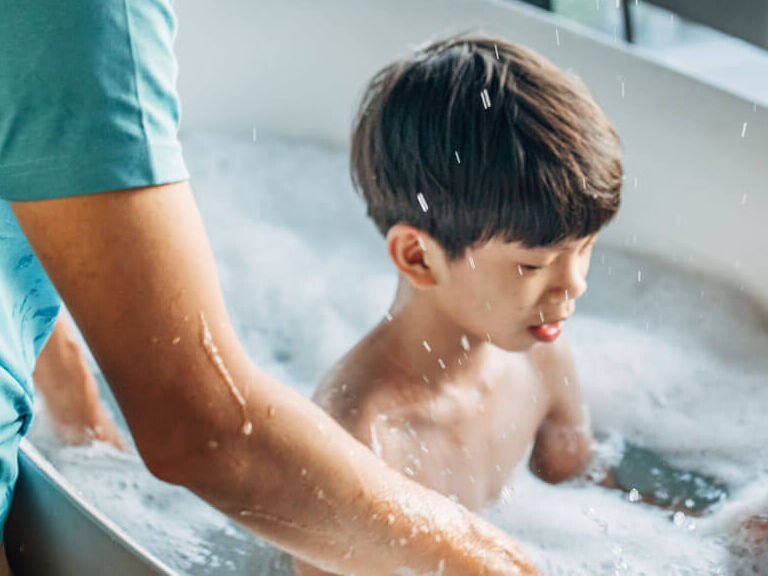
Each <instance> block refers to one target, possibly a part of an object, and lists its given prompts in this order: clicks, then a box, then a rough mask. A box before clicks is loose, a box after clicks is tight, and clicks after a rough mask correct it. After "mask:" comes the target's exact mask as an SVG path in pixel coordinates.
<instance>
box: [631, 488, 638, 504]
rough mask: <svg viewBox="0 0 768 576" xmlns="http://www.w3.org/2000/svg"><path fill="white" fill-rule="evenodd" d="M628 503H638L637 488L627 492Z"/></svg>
mask: <svg viewBox="0 0 768 576" xmlns="http://www.w3.org/2000/svg"><path fill="white" fill-rule="evenodd" d="M629 501H630V502H639V501H640V492H638V490H637V488H632V490H630V491H629Z"/></svg>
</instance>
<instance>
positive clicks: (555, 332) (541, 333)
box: [528, 322, 563, 342]
mask: <svg viewBox="0 0 768 576" xmlns="http://www.w3.org/2000/svg"><path fill="white" fill-rule="evenodd" d="M562 330H563V323H562V322H553V323H551V324H542V325H540V326H531V327H530V328H528V331H529V332H530V333H531V335H532V336H533V337H534V338H536V340H538V341H539V342H554V341H555V339H556V338H557V337H558V336H560V332H562Z"/></svg>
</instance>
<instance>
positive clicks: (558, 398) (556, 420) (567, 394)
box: [530, 338, 592, 483]
mask: <svg viewBox="0 0 768 576" xmlns="http://www.w3.org/2000/svg"><path fill="white" fill-rule="evenodd" d="M532 360H533V363H534V366H535V367H537V368H538V369H539V370H540V371H541V372H542V373H543V378H544V379H545V386H546V387H547V389H548V391H549V394H550V407H549V411H548V413H547V416H546V418H545V420H544V422H543V423H542V425H541V427H540V428H539V431H538V433H537V435H536V442H535V444H534V448H533V452H532V454H531V461H530V466H531V469H532V470H533V472H534V473H535V474H536V475H537V476H538V477H539V478H541V479H542V480H545V481H546V482H551V483H557V482H562V481H563V480H566V479H568V478H570V477H573V476H575V475H577V474H578V473H579V472H581V471H582V470H583V469H584V467H585V466H586V465H587V463H588V462H589V460H590V458H591V455H592V448H591V447H592V430H591V427H590V422H589V416H588V412H587V409H586V406H585V405H584V403H583V398H582V396H581V387H580V386H579V381H578V377H577V374H576V368H575V366H574V363H573V358H572V356H571V352H570V348H569V346H568V343H567V342H566V341H565V340H564V339H562V338H561V339H560V340H559V341H556V342H554V343H552V344H550V345H548V346H540V347H538V349H536V351H535V352H534V353H533V356H532Z"/></svg>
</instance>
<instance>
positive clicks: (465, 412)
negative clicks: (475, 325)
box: [315, 341, 550, 509]
mask: <svg viewBox="0 0 768 576" xmlns="http://www.w3.org/2000/svg"><path fill="white" fill-rule="evenodd" d="M364 343H365V341H363V342H362V343H361V345H358V346H357V347H355V348H354V349H353V350H352V351H351V352H350V353H349V354H348V355H347V356H346V357H345V358H343V359H342V360H341V361H340V362H339V363H338V364H337V365H336V367H335V368H334V369H333V370H332V371H331V372H330V373H329V375H328V376H327V377H326V379H325V380H324V381H323V383H322V384H321V386H320V387H319V388H318V391H317V393H316V395H315V397H316V400H317V401H318V403H319V404H320V405H321V406H322V407H323V408H324V409H325V410H326V411H327V412H328V413H329V414H330V415H331V416H333V417H334V418H335V419H337V420H338V421H339V422H341V423H342V425H343V426H345V427H346V428H347V429H348V430H349V431H350V432H351V433H352V434H353V435H354V436H355V437H357V438H358V439H359V440H361V441H362V442H364V443H365V444H367V445H368V446H369V447H370V448H371V449H372V450H373V451H374V452H376V453H377V454H378V455H379V456H380V457H381V458H383V459H384V460H385V461H387V462H388V463H389V464H390V465H392V466H393V467H395V468H397V469H400V470H401V471H402V472H403V473H405V474H406V475H407V476H410V477H411V478H413V479H414V480H416V481H417V482H420V483H421V484H424V485H426V486H428V487H430V488H433V489H435V490H438V491H439V492H442V493H443V494H446V495H453V496H455V497H456V498H457V499H458V501H459V502H461V503H462V504H464V505H465V506H467V507H468V508H470V509H476V508H479V507H480V506H482V505H483V504H484V503H486V502H487V501H488V500H491V499H494V498H496V497H497V496H498V494H499V492H500V490H501V488H502V487H503V485H504V483H505V481H506V480H507V479H508V478H509V475H510V472H511V471H512V469H513V468H514V467H515V465H516V464H517V463H518V462H519V461H520V459H521V458H522V457H523V456H525V455H526V454H527V450H528V448H529V446H530V444H531V442H532V441H533V440H534V438H535V437H536V432H537V430H538V428H539V426H540V425H541V423H542V421H543V420H544V418H545V417H546V416H547V413H548V411H549V405H550V394H549V390H548V384H547V381H546V377H545V376H544V375H542V374H541V373H539V372H537V370H536V369H535V368H534V366H533V365H532V363H531V362H530V360H529V358H528V355H527V354H525V353H509V352H504V351H502V350H499V349H494V350H493V352H492V353H491V354H489V355H487V356H486V357H485V358H484V362H483V366H482V371H481V375H478V374H474V375H473V376H474V377H472V378H466V379H465V380H463V381H458V380H453V381H451V380H449V379H445V381H442V382H431V383H425V382H424V381H423V380H422V378H420V377H418V376H416V375H408V374H406V373H404V372H403V371H402V370H393V369H392V368H391V366H392V365H396V364H397V362H387V361H386V360H380V359H381V358H386V355H383V354H380V353H379V354H372V352H374V350H372V349H371V347H370V346H366V345H365V344H364ZM377 352H381V350H379V351H377Z"/></svg>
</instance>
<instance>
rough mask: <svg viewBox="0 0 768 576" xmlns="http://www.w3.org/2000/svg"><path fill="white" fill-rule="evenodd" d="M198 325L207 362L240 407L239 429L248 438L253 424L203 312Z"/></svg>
mask: <svg viewBox="0 0 768 576" xmlns="http://www.w3.org/2000/svg"><path fill="white" fill-rule="evenodd" d="M200 324H201V325H202V328H203V348H204V349H205V353H206V354H207V356H208V360H210V361H211V363H212V364H213V365H214V366H215V367H216V370H217V371H218V372H219V375H220V376H221V377H222V378H223V379H224V382H226V383H227V386H228V387H229V391H230V392H231V393H232V396H233V397H234V398H235V401H236V402H237V403H238V405H239V406H240V410H241V411H242V414H243V425H242V427H241V428H240V431H241V432H242V433H243V434H245V435H246V436H249V435H250V434H251V433H252V432H253V422H251V421H250V420H249V419H248V412H247V407H246V405H245V398H244V397H243V395H242V393H241V392H240V390H239V389H238V388H237V386H236V385H235V381H234V380H233V379H232V375H231V374H230V373H229V370H227V366H226V365H225V364H224V359H223V358H222V357H221V354H219V349H218V347H217V346H216V344H215V343H214V342H213V336H212V335H211V330H210V329H209V328H208V322H207V321H206V320H205V314H203V312H200Z"/></svg>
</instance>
